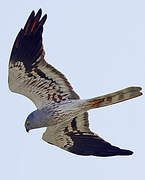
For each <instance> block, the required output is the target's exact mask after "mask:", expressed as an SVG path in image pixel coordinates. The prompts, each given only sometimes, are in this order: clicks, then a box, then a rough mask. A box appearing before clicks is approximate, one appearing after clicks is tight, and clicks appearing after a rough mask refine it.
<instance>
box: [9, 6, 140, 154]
mask: <svg viewBox="0 0 145 180" xmlns="http://www.w3.org/2000/svg"><path fill="white" fill-rule="evenodd" d="M41 14H42V10H41V9H40V10H39V11H38V13H37V14H36V15H35V12H34V11H32V13H31V15H30V16H29V18H28V20H27V23H26V25H25V26H24V28H23V29H21V30H20V32H19V33H18V35H17V38H16V40H15V43H14V45H13V49H12V52H11V56H10V62H9V78H8V82H9V88H10V90H11V91H12V92H15V93H19V94H22V95H24V96H26V97H28V98H29V99H31V100H32V101H33V102H34V104H35V105H36V107H37V110H36V111H34V112H32V113H31V114H30V115H29V116H28V118H27V120H26V122H25V128H26V131H27V132H28V131H29V130H30V129H35V128H42V127H47V129H46V131H45V133H44V134H43V137H42V139H43V140H44V141H46V142H48V143H50V144H53V145H56V146H58V147H60V148H62V149H64V150H67V151H69V152H72V153H75V154H78V155H85V156H86V155H94V156H102V157H103V156H104V157H105V156H115V155H131V154H132V153H133V152H132V151H129V150H125V149H120V148H118V147H115V146H112V145H111V144H110V143H108V142H106V141H105V140H104V139H102V138H101V137H99V136H98V135H97V134H95V133H93V132H91V131H90V129H89V122H88V113H87V111H88V110H89V109H93V108H99V107H103V106H108V105H111V104H115V103H119V102H122V101H126V100H128V99H132V98H135V97H138V96H140V95H141V94H142V93H141V92H140V90H141V88H140V87H129V88H126V89H123V90H120V91H117V92H114V93H111V94H107V95H104V96H100V97H96V98H92V99H84V100H81V99H80V98H79V96H78V95H77V94H76V93H75V92H74V90H73V88H72V86H71V84H70V83H69V82H68V80H67V79H66V77H65V76H64V75H63V74H62V73H61V72H59V71H58V70H57V69H55V68H54V67H53V66H51V65H50V64H48V63H47V62H46V61H45V59H44V55H45V52H44V49H43V44H42V32H43V25H44V23H45V21H46V19H47V15H44V16H43V17H42V18H41Z"/></svg>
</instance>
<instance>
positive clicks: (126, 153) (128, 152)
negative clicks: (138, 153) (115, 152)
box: [119, 149, 133, 156]
mask: <svg viewBox="0 0 145 180" xmlns="http://www.w3.org/2000/svg"><path fill="white" fill-rule="evenodd" d="M132 154H133V151H130V150H126V149H120V152H119V155H123V156H124V155H126V156H130V155H132Z"/></svg>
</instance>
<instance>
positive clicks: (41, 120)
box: [25, 110, 47, 132]
mask: <svg viewBox="0 0 145 180" xmlns="http://www.w3.org/2000/svg"><path fill="white" fill-rule="evenodd" d="M45 119H46V115H45V114H44V112H42V111H40V110H36V111H33V112H32V113H30V114H29V116H28V117H27V119H26V121H25V128H26V131H27V132H29V131H30V130H31V129H36V128H41V127H47V124H46V123H45V122H46V121H45Z"/></svg>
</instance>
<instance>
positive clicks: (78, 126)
mask: <svg viewBox="0 0 145 180" xmlns="http://www.w3.org/2000/svg"><path fill="white" fill-rule="evenodd" d="M42 139H43V140H44V141H46V142H48V143H50V144H53V145H56V146H58V147H60V148H62V149H64V150H66V151H69V152H71V153H74V154H78V155H84V156H88V155H93V156H102V157H105V156H116V155H131V154H132V153H133V152H132V151H129V150H125V149H120V148H118V147H116V146H112V145H111V144H110V143H108V142H106V141H105V140H103V139H102V138H101V137H99V136H98V135H97V134H95V133H93V132H91V131H90V129H89V123H88V113H87V112H86V113H84V114H81V115H79V116H78V117H75V118H74V119H72V120H71V122H70V123H69V124H66V123H64V124H58V125H56V126H50V127H47V129H46V131H45V133H44V134H43V137H42Z"/></svg>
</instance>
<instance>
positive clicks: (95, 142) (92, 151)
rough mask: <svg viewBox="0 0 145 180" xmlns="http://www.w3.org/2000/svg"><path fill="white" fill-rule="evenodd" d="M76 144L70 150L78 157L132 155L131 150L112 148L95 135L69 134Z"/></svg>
mask: <svg viewBox="0 0 145 180" xmlns="http://www.w3.org/2000/svg"><path fill="white" fill-rule="evenodd" d="M68 135H69V136H70V137H71V139H72V140H73V142H74V145H73V146H72V147H70V148H69V149H68V150H69V151H70V152H72V153H75V154H78V155H84V156H88V155H93V156H101V157H107V156H116V155H132V154H133V152H132V151H130V150H125V149H120V148H118V147H116V146H112V145H111V144H110V143H108V142H106V141H104V140H103V139H101V138H99V137H98V136H95V135H92V134H90V135H84V134H83V133H82V134H75V133H70V134H68Z"/></svg>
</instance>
